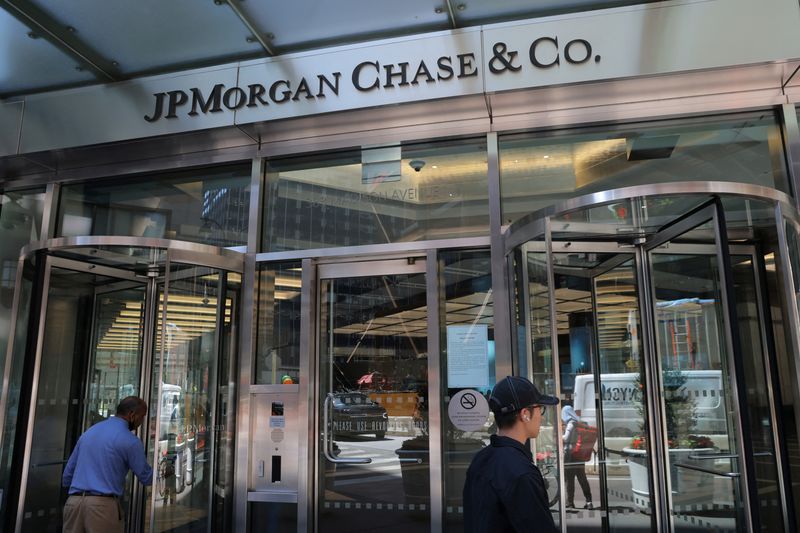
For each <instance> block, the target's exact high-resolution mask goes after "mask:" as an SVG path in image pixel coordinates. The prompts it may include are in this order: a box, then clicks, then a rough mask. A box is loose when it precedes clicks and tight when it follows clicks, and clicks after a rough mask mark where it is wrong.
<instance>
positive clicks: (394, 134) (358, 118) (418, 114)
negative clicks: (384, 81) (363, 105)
mask: <svg viewBox="0 0 800 533" xmlns="http://www.w3.org/2000/svg"><path fill="white" fill-rule="evenodd" d="M240 128H241V129H242V131H244V132H246V133H248V135H250V136H251V137H253V138H255V139H259V140H260V141H261V143H262V145H261V151H260V152H259V153H261V154H263V155H265V156H273V155H286V154H292V153H303V152H310V151H319V150H332V149H336V148H351V147H353V146H361V145H365V144H369V145H372V144H384V143H391V142H399V141H409V140H417V139H419V140H425V139H430V138H432V137H437V136H441V137H452V136H454V135H469V134H485V133H486V132H487V131H489V130H490V129H491V122H490V115H489V110H488V108H487V107H486V99H485V97H484V95H482V94H476V95H472V96H461V97H458V98H448V99H447V100H432V101H425V102H408V103H406V104H403V105H402V106H388V107H381V108H372V109H355V110H352V111H349V112H347V113H337V114H333V115H331V114H325V115H313V116H307V117H295V118H291V119H287V120H282V121H279V122H278V123H277V124H276V123H275V122H259V123H254V124H248V125H240ZM367 132H368V133H367Z"/></svg>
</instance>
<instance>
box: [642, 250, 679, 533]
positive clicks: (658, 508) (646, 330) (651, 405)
mask: <svg viewBox="0 0 800 533" xmlns="http://www.w3.org/2000/svg"><path fill="white" fill-rule="evenodd" d="M635 251H636V281H637V285H638V287H639V309H640V316H641V319H640V320H641V325H642V347H643V348H644V354H645V355H644V357H643V358H642V366H643V367H644V368H643V370H644V376H645V380H646V383H650V384H652V386H651V387H650V389H651V390H663V384H662V380H661V371H660V368H661V365H660V361H659V359H658V355H657V351H656V343H657V342H658V341H657V339H656V328H655V316H654V314H653V308H652V307H651V306H650V304H651V303H652V302H654V301H655V300H654V296H653V295H654V291H653V280H652V276H651V275H650V272H651V271H650V258H649V256H648V254H647V253H645V251H644V249H642V247H641V246H637V247H636V250H635ZM647 354H650V355H649V356H648V355H647ZM645 409H646V415H647V420H648V421H649V424H648V435H647V437H648V439H649V441H650V443H651V448H650V461H649V466H650V474H651V477H650V487H651V488H653V489H655V488H656V487H659V488H660V487H666V489H665V490H655V491H654V492H653V493H654V494H656V495H657V496H656V498H655V499H653V500H652V510H653V518H654V521H655V529H656V531H670V530H671V529H670V520H669V515H670V513H669V512H668V509H669V507H668V505H669V503H668V495H667V493H668V492H669V490H670V489H669V475H668V474H667V470H666V465H665V464H664V460H663V459H662V458H665V457H666V456H667V455H666V453H667V452H666V450H665V449H664V436H665V435H666V426H665V423H663V422H661V423H655V421H660V420H662V418H663V416H662V415H663V413H662V409H661V401H660V398H657V397H655V396H654V395H652V394H651V395H650V397H649V398H647V402H646V405H645ZM665 515H666V516H665Z"/></svg>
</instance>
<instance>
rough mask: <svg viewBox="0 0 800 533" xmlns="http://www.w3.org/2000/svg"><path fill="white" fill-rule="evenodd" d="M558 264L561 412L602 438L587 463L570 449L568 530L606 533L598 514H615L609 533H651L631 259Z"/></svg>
mask: <svg viewBox="0 0 800 533" xmlns="http://www.w3.org/2000/svg"><path fill="white" fill-rule="evenodd" d="M612 235H613V233H612ZM552 260H553V265H554V266H553V270H554V278H553V280H554V281H553V282H554V284H555V287H556V289H555V291H554V294H555V302H554V303H555V310H556V320H557V322H556V324H557V328H558V336H559V347H558V348H559V349H558V356H559V370H560V381H561V390H562V395H563V397H564V400H563V405H572V406H573V408H574V409H575V412H576V414H577V415H578V416H579V417H580V421H581V422H583V423H585V424H588V425H589V426H591V427H593V428H597V430H598V440H597V445H596V448H595V452H594V453H593V454H592V457H591V458H590V459H589V460H588V461H584V460H581V459H575V458H573V456H572V455H571V454H570V453H569V451H568V450H569V448H570V447H571V446H572V445H574V441H570V442H567V443H565V450H566V451H565V456H564V463H563V464H564V476H565V483H566V485H565V487H564V490H563V492H562V496H563V497H564V498H565V500H566V502H565V504H566V505H567V507H568V512H567V515H566V516H565V521H566V524H567V527H568V528H569V527H576V528H588V529H598V530H599V529H601V528H602V527H603V526H604V524H603V522H604V520H603V516H602V515H601V514H600V513H597V512H593V509H594V508H600V509H608V510H609V512H608V514H607V526H605V527H607V528H608V530H609V531H628V530H647V529H649V528H651V527H652V525H653V524H652V514H653V505H654V504H653V501H652V498H651V495H650V483H651V481H650V479H651V473H650V463H649V447H648V445H647V442H646V440H645V439H644V438H643V435H644V433H645V432H646V431H647V424H646V421H647V416H646V409H645V403H644V400H645V397H644V396H643V395H642V393H641V391H642V390H643V388H644V378H643V375H642V369H643V366H642V356H643V353H642V352H643V350H642V344H641V336H640V334H639V330H640V319H639V300H638V287H637V282H636V272H635V269H634V261H633V255H632V254H629V253H626V254H620V253H595V252H582V251H579V250H575V251H573V252H570V253H555V254H553V255H552ZM597 399H599V400H600V401H599V402H597ZM562 430H563V428H562ZM584 477H585V479H586V481H587V485H586V486H585V487H580V488H579V487H578V486H576V483H575V481H580V480H581V479H582V478H584ZM587 489H588V490H587Z"/></svg>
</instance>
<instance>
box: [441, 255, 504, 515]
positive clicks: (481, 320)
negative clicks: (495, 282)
mask: <svg viewBox="0 0 800 533" xmlns="http://www.w3.org/2000/svg"><path fill="white" fill-rule="evenodd" d="M440 262H441V265H442V279H443V282H444V297H445V301H444V304H443V307H442V309H443V312H442V318H443V325H444V328H443V330H442V345H443V346H446V347H447V348H446V349H445V350H443V352H442V353H443V354H444V355H445V357H442V376H446V378H445V379H443V384H444V386H443V387H442V389H443V390H442V393H443V395H444V398H443V399H442V400H443V405H442V412H443V413H447V412H448V409H449V406H450V399H451V398H453V397H454V396H455V395H456V394H457V393H458V392H460V391H462V390H465V389H472V390H475V391H478V392H479V393H482V394H484V395H486V396H487V399H488V393H489V392H490V391H491V389H492V388H493V387H494V384H495V383H496V382H497V379H496V376H495V353H494V299H493V297H492V280H491V262H490V258H489V251H488V250H480V251H452V252H451V251H448V252H443V253H442V254H441V255H440ZM465 344H466V346H465ZM465 347H466V348H467V349H469V350H470V352H471V353H472V354H474V353H475V351H476V350H478V349H479V350H480V351H481V352H480V353H482V357H481V358H480V359H481V360H482V362H483V364H482V367H480V368H474V367H473V368H470V369H469V370H468V371H466V372H465V370H464V368H463V366H462V365H459V359H460V355H459V352H461V351H462V350H463V349H464V348H465ZM503 377H505V376H503ZM442 418H443V419H444V422H443V427H442V437H443V447H442V450H443V458H442V459H443V460H442V472H443V473H444V510H445V525H446V528H454V529H461V528H463V525H464V524H463V518H464V517H463V499H462V494H463V491H464V481H465V479H466V475H467V468H469V465H470V463H471V462H472V458H473V457H474V456H475V454H476V453H477V452H478V451H480V450H481V448H483V447H484V446H486V445H487V444H488V443H489V435H491V434H493V433H495V429H494V428H493V426H494V423H493V418H492V417H491V416H490V417H489V420H487V421H486V423H485V424H484V426H483V427H481V428H478V429H474V430H471V431H466V430H464V429H460V428H458V427H456V426H455V425H454V424H453V423H452V421H451V420H450V417H448V416H445V417H442Z"/></svg>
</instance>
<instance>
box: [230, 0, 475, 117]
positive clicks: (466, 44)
mask: <svg viewBox="0 0 800 533" xmlns="http://www.w3.org/2000/svg"><path fill="white" fill-rule="evenodd" d="M318 5H319V4H318ZM383 7H385V4H381V8H383ZM331 9H337V8H334V7H333V6H332V7H331ZM480 51H481V42H480V31H479V30H478V29H477V28H473V29H468V30H451V31H447V32H441V33H431V34H424V35H416V36H412V37H402V38H396V39H391V40H386V41H374V42H371V43H364V44H360V45H351V46H348V47H342V48H333V49H327V50H322V51H315V52H309V53H300V54H289V55H286V56H281V57H280V58H270V59H265V60H260V61H250V62H245V63H242V66H241V68H240V69H239V79H238V86H239V87H249V86H251V85H252V84H261V85H262V86H265V87H266V88H267V89H269V90H271V89H272V88H273V87H274V85H273V84H274V83H275V82H276V81H281V80H285V83H281V84H280V85H279V86H277V90H278V92H277V96H278V99H280V98H285V101H275V100H274V99H273V101H272V102H271V103H270V104H269V105H254V106H252V107H248V106H244V107H241V108H240V109H239V110H237V111H236V124H248V123H252V122H259V121H262V120H275V119H279V118H290V117H296V116H302V115H314V114H320V113H329V112H331V111H343V110H347V109H359V108H367V107H374V106H380V105H393V104H400V103H404V102H418V101H421V100H433V99H439V98H449V97H454V96H464V95H470V94H479V93H480V92H481V91H482V90H483V82H482V78H481V76H480V70H481V58H480ZM463 54H471V57H472V59H469V66H466V67H464V69H463V70H464V73H465V74H470V73H472V72H475V75H474V76H471V75H464V76H463V77H461V79H457V77H458V76H459V75H460V73H461V66H460V63H459V60H458V56H459V55H463ZM442 56H449V57H451V58H452V61H453V63H452V65H453V68H454V69H455V74H454V75H453V76H452V77H450V78H449V79H447V80H436V79H435V78H436V76H437V75H438V74H437V72H438V71H437V63H438V61H439V58H440V57H442ZM421 61H424V63H425V65H426V67H427V68H428V69H429V71H430V72H431V73H432V78H434V81H433V82H426V81H425V80H426V79H427V77H426V76H424V75H421V77H420V79H419V80H417V83H416V84H415V83H412V80H413V79H414V76H415V73H416V72H417V69H418V68H419V63H420V62H421ZM404 62H405V63H407V65H406V67H405V68H406V69H407V70H408V72H407V74H406V83H405V84H403V85H400V84H401V83H402V79H401V78H400V77H397V78H394V79H393V81H391V83H389V82H388V81H387V78H386V71H385V68H386V67H387V66H389V65H393V69H394V72H395V73H398V74H399V73H400V68H401V67H399V66H398V65H400V64H401V63H404ZM359 65H364V66H363V67H362V68H361V69H359V68H358V67H359ZM336 73H339V77H338V79H339V81H338V83H337V81H336V80H337V76H336ZM444 75H447V74H446V73H445V74H444ZM318 76H325V78H326V79H327V80H329V82H330V83H331V84H332V85H334V86H338V91H336V90H334V89H331V88H330V87H329V86H327V85H326V84H324V83H323V82H322V81H321V80H320V78H318ZM302 79H305V80H306V81H307V83H308V84H309V90H308V91H306V92H305V93H297V89H298V87H299V84H300V83H301V80H302ZM376 83H377V86H376V87H375V89H374V90H363V89H364V88H366V87H371V86H373V84H376ZM356 84H358V86H359V87H361V88H362V89H361V90H360V89H358V88H356ZM387 85H389V87H387ZM284 90H286V91H289V96H286V97H284V96H282V95H283V91H284ZM309 96H310V98H309ZM295 97H296V99H295Z"/></svg>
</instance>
